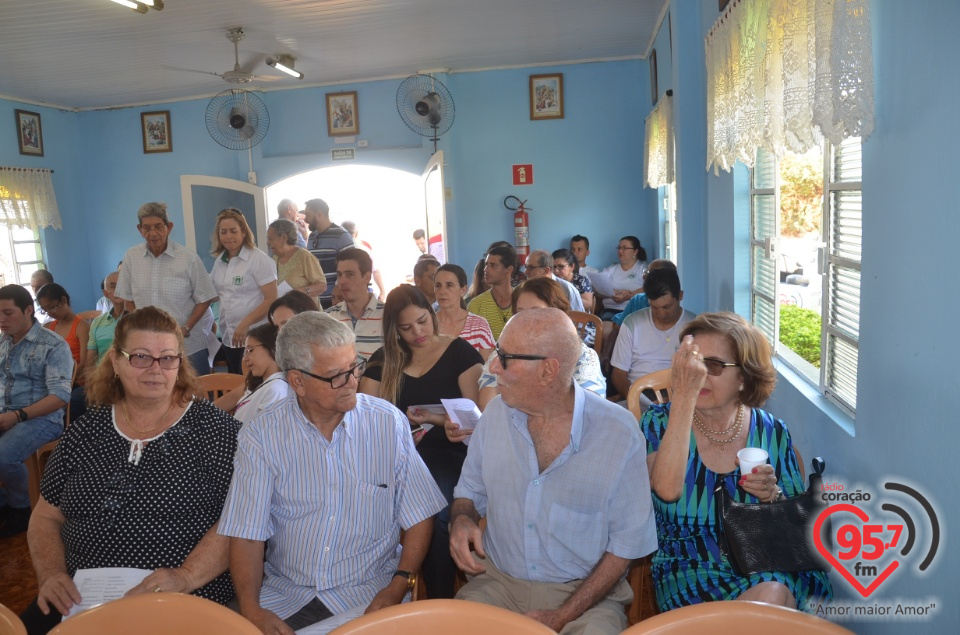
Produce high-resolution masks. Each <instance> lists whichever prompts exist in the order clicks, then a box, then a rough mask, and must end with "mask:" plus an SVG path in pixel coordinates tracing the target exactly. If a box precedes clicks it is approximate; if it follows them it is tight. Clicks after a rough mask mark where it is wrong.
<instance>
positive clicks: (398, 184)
mask: <svg viewBox="0 0 960 635" xmlns="http://www.w3.org/2000/svg"><path fill="white" fill-rule="evenodd" d="M266 195H267V224H268V225H269V224H270V223H271V222H273V221H274V220H276V219H277V205H278V204H279V203H280V201H281V200H283V199H285V198H289V199H290V200H292V201H293V202H294V203H296V204H297V207H298V208H299V209H301V210H302V209H303V207H304V203H306V202H307V201H308V200H310V199H313V198H322V199H323V200H324V201H326V203H327V205H329V206H330V220H331V221H333V222H334V223H336V224H338V225H341V224H342V223H343V222H344V221H348V220H349V221H353V222H354V223H356V225H357V232H358V235H357V240H358V241H364V242H366V243H368V244H369V245H370V247H371V254H372V256H373V266H374V267H375V268H377V269H379V270H380V275H381V276H382V277H383V282H384V286H385V287H386V291H387V292H389V291H390V290H391V289H393V288H394V287H396V286H397V285H399V284H402V283H404V282H407V281H408V280H409V277H410V276H411V275H412V273H413V265H414V264H415V263H416V261H417V258H418V257H419V256H420V250H419V249H418V248H417V246H416V244H415V243H414V240H413V232H414V231H416V230H417V229H426V210H425V207H424V185H423V179H422V177H421V176H420V175H418V174H411V173H409V172H404V171H402V170H395V169H392V168H384V167H378V166H371V165H346V166H335V167H325V168H319V169H317V170H312V171H310V172H304V173H302V174H297V175H295V176H291V177H289V178H286V179H283V180H282V181H277V182H276V183H274V184H273V185H270V186H269V187H267V188H266Z"/></svg>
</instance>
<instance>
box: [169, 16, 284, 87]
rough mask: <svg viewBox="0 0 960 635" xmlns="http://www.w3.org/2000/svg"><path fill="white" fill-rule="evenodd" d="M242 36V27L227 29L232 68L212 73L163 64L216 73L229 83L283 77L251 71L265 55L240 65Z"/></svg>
mask: <svg viewBox="0 0 960 635" xmlns="http://www.w3.org/2000/svg"><path fill="white" fill-rule="evenodd" d="M243 37H244V33H243V28H242V27H236V28H233V29H230V30H228V31H227V39H228V40H230V41H231V42H233V70H232V71H224V72H223V73H214V72H213V71H201V70H197V69H194V68H178V67H176V66H163V67H162V68H165V69H167V70H171V71H186V72H188V73H203V74H204V75H216V76H217V77H219V78H221V79H223V80H224V81H226V82H230V83H231V84H248V83H250V82H252V81H253V80H257V81H258V82H261V81H265V82H273V81H276V80H278V79H283V78H282V77H277V76H275V75H254V74H253V72H251V71H252V69H253V68H255V67H256V66H257V64H262V63H263V62H264V61H265V59H266V55H259V56H257V57H254V58H253V59H252V60H250V61H249V62H248V63H247V64H246V65H245V66H243V67H241V66H240V46H239V45H240V40H242V39H243Z"/></svg>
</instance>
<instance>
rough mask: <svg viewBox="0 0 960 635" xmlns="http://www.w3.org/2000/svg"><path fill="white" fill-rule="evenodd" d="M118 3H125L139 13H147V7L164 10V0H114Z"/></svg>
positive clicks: (124, 4)
mask: <svg viewBox="0 0 960 635" xmlns="http://www.w3.org/2000/svg"><path fill="white" fill-rule="evenodd" d="M113 2H116V3H117V4H120V5H123V6H125V7H127V8H129V9H133V10H134V11H136V12H137V13H146V12H147V8H148V7H149V8H151V9H156V10H157V11H163V0H136V2H133V1H132V0H113Z"/></svg>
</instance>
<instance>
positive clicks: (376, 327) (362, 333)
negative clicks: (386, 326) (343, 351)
mask: <svg viewBox="0 0 960 635" xmlns="http://www.w3.org/2000/svg"><path fill="white" fill-rule="evenodd" d="M367 294H368V295H367V306H366V307H364V309H363V315H361V316H360V318H359V319H356V320H354V319H353V316H352V315H350V309H348V308H347V303H346V302H341V303H340V304H334V305H333V306H332V307H330V308H329V309H327V311H326V313H327V315H329V316H330V317H333V318H336V319H338V320H340V321H341V322H343V323H344V324H346V325H347V326H349V327H350V328H351V329H352V330H353V334H354V335H356V337H357V354H358V355H360V357H362V358H364V359H370V356H371V355H373V354H374V353H376V352H377V349H378V348H380V347H381V346H383V302H380V300H378V299H377V296H375V295H373V294H372V293H370V292H367Z"/></svg>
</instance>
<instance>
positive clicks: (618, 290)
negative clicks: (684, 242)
mask: <svg viewBox="0 0 960 635" xmlns="http://www.w3.org/2000/svg"><path fill="white" fill-rule="evenodd" d="M617 260H619V261H620V262H617V263H616V264H612V265H610V266H609V267H607V268H606V269H604V270H603V272H604V273H605V274H607V275H608V276H610V283H611V284H612V286H613V290H614V292H615V293H614V294H613V296H612V297H608V298H604V299H603V313H602V314H601V315H600V319H602V320H604V321H609V320H610V319H611V318H613V316H614V315H616V314H617V313H619V312H620V311H623V307H625V306H627V302H629V301H630V298H632V297H633V296H635V295H636V294H638V293H640V292H641V291H643V274H644V272H645V271H646V270H647V251H646V250H645V249H644V248H643V247H642V246H641V245H640V239H639V238H637V237H636V236H624V237H623V238H621V239H620V242H619V243H618V244H617Z"/></svg>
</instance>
